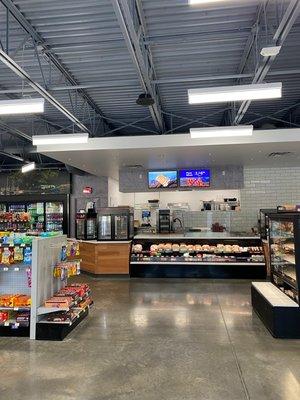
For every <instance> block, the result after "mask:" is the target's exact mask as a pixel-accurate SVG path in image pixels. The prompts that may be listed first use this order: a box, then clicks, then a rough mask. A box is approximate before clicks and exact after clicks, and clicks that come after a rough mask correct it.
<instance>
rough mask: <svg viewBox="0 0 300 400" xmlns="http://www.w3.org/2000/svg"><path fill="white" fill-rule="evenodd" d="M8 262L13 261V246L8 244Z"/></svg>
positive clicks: (11, 262)
mask: <svg viewBox="0 0 300 400" xmlns="http://www.w3.org/2000/svg"><path fill="white" fill-rule="evenodd" d="M8 249H9V263H10V264H13V263H14V262H15V248H14V246H9V248H8Z"/></svg>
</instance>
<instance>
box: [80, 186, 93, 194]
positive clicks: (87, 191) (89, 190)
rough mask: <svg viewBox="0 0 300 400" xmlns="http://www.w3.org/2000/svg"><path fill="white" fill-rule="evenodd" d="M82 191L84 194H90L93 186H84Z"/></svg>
mask: <svg viewBox="0 0 300 400" xmlns="http://www.w3.org/2000/svg"><path fill="white" fill-rule="evenodd" d="M82 193H84V194H91V193H93V188H92V187H90V186H86V187H85V188H84V189H83V191H82Z"/></svg>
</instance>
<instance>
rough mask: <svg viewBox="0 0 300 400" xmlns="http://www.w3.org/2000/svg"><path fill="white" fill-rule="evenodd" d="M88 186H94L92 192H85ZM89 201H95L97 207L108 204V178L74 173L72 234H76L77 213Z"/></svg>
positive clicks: (71, 210)
mask: <svg viewBox="0 0 300 400" xmlns="http://www.w3.org/2000/svg"><path fill="white" fill-rule="evenodd" d="M86 186H91V187H92V188H93V193H92V194H83V193H82V191H83V189H84V188H85V187H86ZM88 201H94V202H95V203H96V208H97V209H99V208H100V207H107V206H108V178H106V177H104V176H103V177H98V176H94V175H89V174H86V175H82V176H81V175H72V194H71V198H70V236H71V237H74V236H75V214H76V212H77V210H78V209H80V208H85V206H86V203H87V202H88Z"/></svg>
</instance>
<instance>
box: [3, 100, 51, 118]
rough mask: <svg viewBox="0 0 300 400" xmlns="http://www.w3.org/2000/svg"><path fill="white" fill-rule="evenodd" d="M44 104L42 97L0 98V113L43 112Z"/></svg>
mask: <svg viewBox="0 0 300 400" xmlns="http://www.w3.org/2000/svg"><path fill="white" fill-rule="evenodd" d="M44 105H45V100H44V99H42V98H38V99H17V100H1V101H0V115H15V114H40V113H43V112H44Z"/></svg>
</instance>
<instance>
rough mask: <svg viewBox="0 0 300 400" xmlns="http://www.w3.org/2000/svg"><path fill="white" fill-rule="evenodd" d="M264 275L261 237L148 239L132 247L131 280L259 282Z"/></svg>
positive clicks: (141, 238) (139, 239)
mask: <svg viewBox="0 0 300 400" xmlns="http://www.w3.org/2000/svg"><path fill="white" fill-rule="evenodd" d="M155 246H157V250H156V247H155ZM163 246H164V247H163ZM153 249H154V251H153ZM265 274H266V272H265V262H264V256H263V254H262V249H261V242H260V238H258V237H230V236H227V237H224V236H221V235H220V237H218V236H217V234H216V236H215V237H214V238H199V237H184V236H182V235H181V236H179V237H176V236H172V237H169V238H164V236H163V235H161V236H160V237H155V236H153V237H151V238H147V237H146V236H145V237H144V238H143V237H138V238H135V239H134V241H133V245H132V252H131V260H130V276H131V277H151V278H164V277H166V278H255V279H256V278H257V279H259V278H265Z"/></svg>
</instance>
